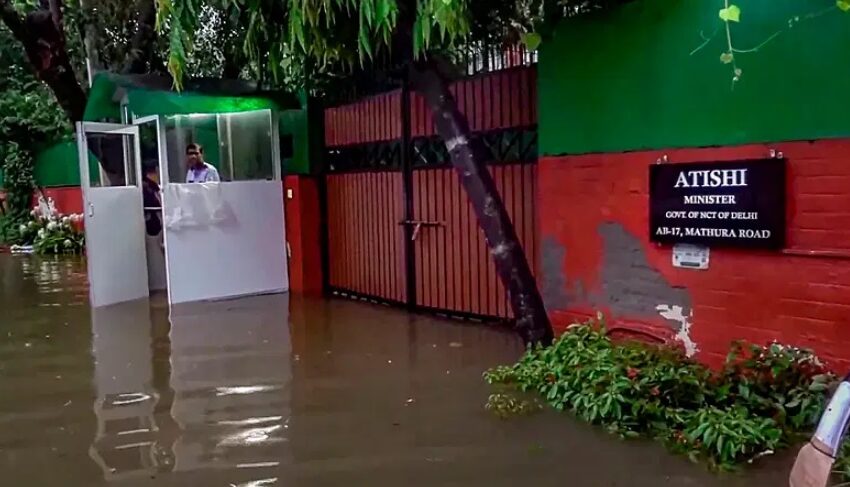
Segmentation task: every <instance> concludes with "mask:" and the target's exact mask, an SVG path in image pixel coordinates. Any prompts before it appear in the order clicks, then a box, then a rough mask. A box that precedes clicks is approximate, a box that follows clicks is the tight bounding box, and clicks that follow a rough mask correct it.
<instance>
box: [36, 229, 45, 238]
mask: <svg viewBox="0 0 850 487" xmlns="http://www.w3.org/2000/svg"><path fill="white" fill-rule="evenodd" d="M45 235H47V232H45V231H44V229H43V228H41V229H39V230H38V238H44V236H45Z"/></svg>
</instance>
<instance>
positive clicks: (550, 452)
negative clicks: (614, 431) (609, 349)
mask: <svg viewBox="0 0 850 487" xmlns="http://www.w3.org/2000/svg"><path fill="white" fill-rule="evenodd" d="M0 291H2V294H0V486H4V487H5V486H10V487H11V486H27V487H29V486H38V487H46V486H100V485H116V486H204V487H208V486H223V487H229V486H239V487H262V486H284V485H287V486H292V485H297V486H302V485H303V486H331V485H346V486H351V485H357V486H361V485H363V486H402V485H404V486H407V485H422V486H426V485H427V486H437V485H439V486H444V485H445V486H449V485H450V486H502V485H504V486H508V485H520V484H522V485H530V486H534V485H540V486H548V485H552V486H659V485H675V486H711V487H715V486H717V487H719V486H724V487H734V486H780V485H787V480H786V479H787V471H788V461H787V459H783V460H777V459H773V460H770V461H768V462H767V464H766V465H762V466H759V467H756V468H754V469H751V470H749V471H748V472H747V473H746V474H743V475H741V474H739V475H725V476H718V475H716V474H713V473H709V472H707V471H706V470H705V469H704V468H702V467H700V466H698V465H693V464H691V463H689V462H688V461H687V460H685V459H683V458H680V457H676V456H672V455H670V454H668V453H667V452H665V451H664V449H663V448H661V447H660V446H658V445H656V444H653V443H650V442H639V441H632V442H624V441H620V440H618V439H616V438H614V437H611V436H608V435H606V434H604V433H602V432H600V431H598V430H597V429H595V428H592V427H588V426H587V425H584V424H582V423H580V422H577V421H575V420H573V419H572V418H570V417H569V416H568V415H565V414H557V413H554V412H549V411H546V412H543V413H540V414H536V415H533V416H531V417H526V418H516V419H511V420H506V421H503V420H499V419H497V418H495V417H493V416H492V415H490V414H489V413H487V412H486V411H485V410H484V408H483V405H484V403H485V401H486V399H487V396H488V394H489V390H488V388H487V386H486V385H485V384H484V383H483V382H482V380H481V373H482V371H483V370H485V369H486V368H488V367H490V366H493V365H496V364H500V363H507V362H510V361H512V360H514V359H515V358H516V357H517V356H518V355H519V354H520V352H521V350H522V346H521V344H520V343H519V342H518V340H517V339H516V337H515V336H514V335H512V334H511V333H509V332H506V331H504V330H499V329H493V328H488V327H484V326H480V325H470V324H458V323H454V322H450V321H445V320H441V319H438V318H431V317H426V316H411V315H408V314H406V313H404V312H402V311H399V310H395V309H391V308H386V307H381V306H375V305H369V304H363V303H356V302H350V301H344V300H303V299H297V298H294V297H292V298H291V297H289V296H285V295H284V296H266V297H257V298H249V299H241V300H236V301H229V302H220V303H211V304H203V305H197V306H189V307H183V308H178V309H174V310H172V311H171V313H169V310H168V309H167V307H166V306H165V305H164V300H163V299H162V298H160V297H154V298H153V299H152V300H151V302H150V303H149V302H141V303H130V304H126V305H119V306H115V307H110V308H105V309H98V310H92V309H90V308H89V306H88V297H87V292H88V291H87V287H86V276H85V264H84V262H83V261H81V260H74V259H41V258H36V257H18V256H9V255H2V254H0Z"/></svg>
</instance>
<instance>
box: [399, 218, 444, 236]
mask: <svg viewBox="0 0 850 487" xmlns="http://www.w3.org/2000/svg"><path fill="white" fill-rule="evenodd" d="M398 224H399V225H415V226H414V228H413V235H411V236H410V240H416V237H418V236H419V230H421V229H422V227H439V226H442V225H443V224H442V223H440V222H426V221H422V220H403V221H400V222H398Z"/></svg>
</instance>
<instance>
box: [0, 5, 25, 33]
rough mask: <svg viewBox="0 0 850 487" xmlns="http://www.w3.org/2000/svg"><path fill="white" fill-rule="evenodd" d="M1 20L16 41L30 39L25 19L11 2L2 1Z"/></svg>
mask: <svg viewBox="0 0 850 487" xmlns="http://www.w3.org/2000/svg"><path fill="white" fill-rule="evenodd" d="M0 18H2V19H3V23H4V24H6V27H8V28H9V30H10V31H12V34H13V35H14V36H15V38H16V39H18V40H22V39H24V38H26V37H28V35H27V29H26V25H25V24H24V19H23V17H21V14H20V13H19V12H18V10H17V9H15V7H14V6H13V5H12V2H11V1H10V0H0Z"/></svg>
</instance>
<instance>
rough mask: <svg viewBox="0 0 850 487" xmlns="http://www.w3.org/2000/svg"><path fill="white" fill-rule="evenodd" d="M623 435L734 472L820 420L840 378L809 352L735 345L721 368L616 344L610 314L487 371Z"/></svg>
mask: <svg viewBox="0 0 850 487" xmlns="http://www.w3.org/2000/svg"><path fill="white" fill-rule="evenodd" d="M484 378H485V380H486V381H487V382H488V383H490V384H502V385H507V386H510V387H515V388H517V389H519V390H521V391H533V392H536V393H538V394H539V395H540V396H541V397H542V398H544V399H545V400H546V402H548V403H549V404H550V405H551V406H552V407H554V408H555V409H557V410H561V411H569V412H571V413H572V414H574V415H575V416H577V417H579V418H581V419H583V420H585V421H588V422H590V423H594V424H598V425H601V426H603V427H605V428H606V429H607V430H608V431H610V432H612V433H615V434H619V435H621V436H623V437H638V436H644V437H651V438H655V439H658V440H660V441H663V442H664V443H665V444H666V445H668V447H670V448H671V449H672V450H673V451H676V452H680V453H683V454H686V455H688V456H689V457H690V458H692V459H693V460H703V461H706V462H707V463H708V464H709V465H711V466H712V467H715V468H718V469H722V470H730V469H734V468H736V466H737V465H740V464H741V463H743V462H747V461H751V460H753V459H754V458H756V457H759V456H762V455H765V454H771V453H773V451H775V450H776V449H777V448H781V447H783V446H787V445H788V444H789V443H791V442H793V441H795V440H796V439H797V437H798V436H799V435H801V434H803V433H808V432H810V431H811V429H812V428H813V427H814V426H815V425H816V423H817V421H818V419H819V417H820V414H821V412H822V411H823V408H824V406H825V403H826V390H827V388H828V386H829V384H830V382H832V381H834V380H835V377H834V376H832V375H831V374H830V373H829V372H828V371H827V370H826V368H825V367H824V366H823V364H822V363H821V362H820V361H819V360H818V359H817V357H816V356H815V355H814V354H813V353H812V352H810V351H808V350H804V349H798V348H793V347H787V346H783V345H779V344H776V343H774V344H770V345H767V346H758V345H748V344H744V343H736V344H734V345H733V347H732V350H731V351H730V353H729V356H728V357H727V359H726V362H725V365H724V367H723V368H722V370H721V371H719V372H713V371H711V370H709V369H708V368H706V367H704V366H703V365H701V364H698V363H696V362H694V361H692V360H690V359H688V358H687V357H685V356H684V354H683V353H682V352H681V351H679V350H678V349H674V348H671V347H665V346H655V345H646V344H640V343H634V342H624V343H615V342H613V341H612V340H611V339H610V338H609V337H608V335H607V333H606V330H605V325H604V322H603V320H602V317H601V316H599V317H598V318H597V319H596V320H590V321H588V322H586V323H583V324H577V325H573V326H571V327H570V329H569V330H568V331H567V332H566V333H564V334H563V335H562V336H561V337H560V338H558V339H557V340H556V341H555V342H554V343H553V344H552V345H551V346H548V347H535V348H531V349H529V350H528V351H527V352H526V353H525V354H524V355H523V356H522V358H520V360H519V361H518V362H517V363H516V364H514V365H511V366H499V367H496V368H493V369H491V370H489V371H487V372H485V373H484Z"/></svg>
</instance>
